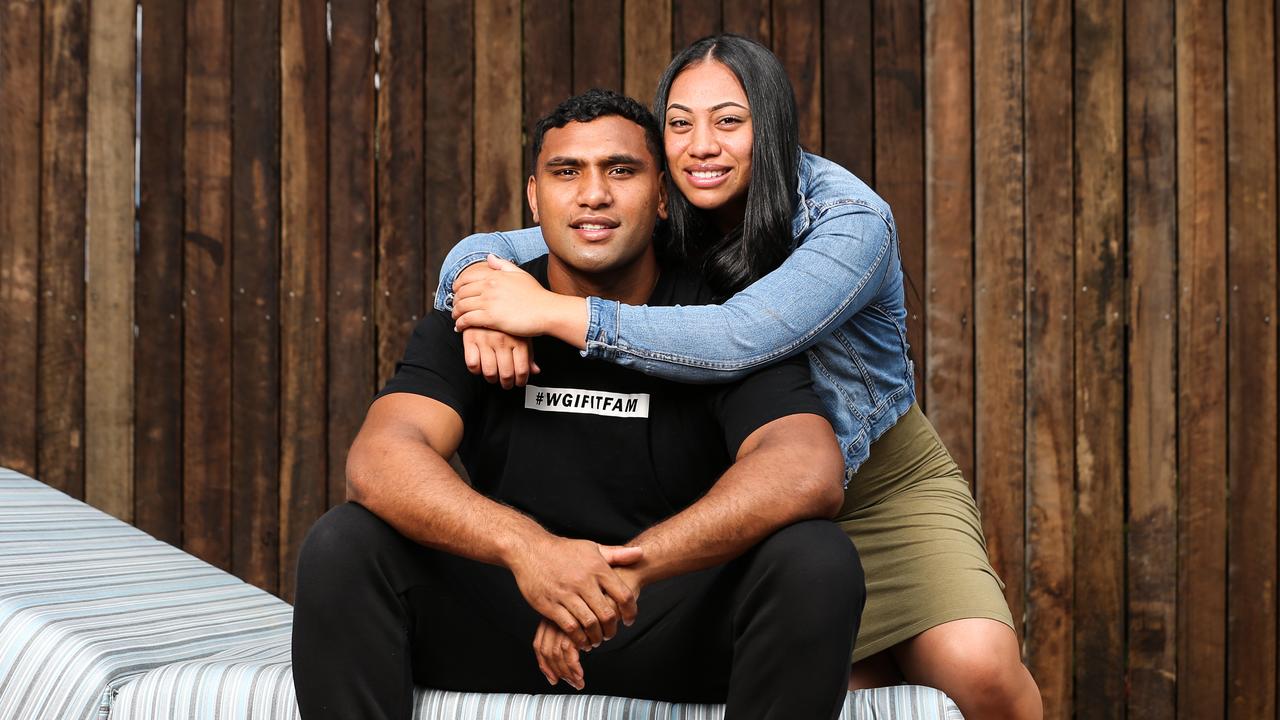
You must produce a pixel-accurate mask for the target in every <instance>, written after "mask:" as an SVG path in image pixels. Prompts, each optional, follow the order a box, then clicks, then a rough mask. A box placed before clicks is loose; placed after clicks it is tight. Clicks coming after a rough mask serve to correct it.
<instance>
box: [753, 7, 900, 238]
mask: <svg viewBox="0 0 1280 720" xmlns="http://www.w3.org/2000/svg"><path fill="white" fill-rule="evenodd" d="M900 4H901V3H897V4H895V5H894V7H897V6H899V5H900ZM916 20H917V23H916V24H917V26H918V25H919V13H917V15H916ZM821 32H822V3H821V0H775V1H774V3H773V52H774V54H776V55H777V56H778V59H779V60H781V61H782V64H783V66H784V67H786V68H787V75H788V76H789V77H790V78H791V86H792V87H793V88H794V89H795V93H796V113H797V116H798V119H799V121H800V145H801V146H803V147H804V149H805V150H808V151H809V152H813V153H818V154H821V153H822V43H821V41H819V42H814V40H815V38H814V34H815V33H821ZM919 49H920V45H919V38H918V37H917V38H916V51H917V58H916V68H917V72H916V77H917V78H918V77H919V75H920V73H919V66H920V59H919V57H918V56H919ZM916 103H917V105H918V104H919V95H917V96H916ZM917 157H919V154H918V153H917ZM894 213H895V216H896V214H897V208H896V207H895V208H894Z"/></svg>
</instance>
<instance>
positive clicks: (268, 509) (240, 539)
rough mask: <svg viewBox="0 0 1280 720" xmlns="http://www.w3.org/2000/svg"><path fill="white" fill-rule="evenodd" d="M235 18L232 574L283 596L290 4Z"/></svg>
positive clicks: (238, 10)
mask: <svg viewBox="0 0 1280 720" xmlns="http://www.w3.org/2000/svg"><path fill="white" fill-rule="evenodd" d="M232 18H233V21H232V43H233V45H232V83H231V84H232V103H233V106H234V108H235V113H234V115H233V117H232V129H231V133H232V143H231V145H232V158H231V192H232V200H231V201H232V227H231V232H232V241H231V248H232V277H231V284H232V287H233V292H232V294H231V319H232V320H231V321H232V327H233V330H234V332H233V334H232V338H231V342H232V346H231V477H232V478H233V479H234V483H233V487H232V493H231V525H232V528H233V530H234V532H233V533H232V537H231V542H232V545H231V569H232V570H233V571H234V572H235V574H236V575H238V576H239V577H241V578H243V579H244V580H245V581H246V582H249V583H252V584H254V585H257V586H258V587H260V588H262V589H264V590H267V591H268V592H278V591H279V581H280V574H279V560H278V557H277V556H278V554H279V545H280V542H279V528H280V513H279V508H278V502H279V496H280V472H281V468H280V301H279V295H280V285H279V283H280V89H281V86H280V50H279V48H280V6H279V3H260V2H252V1H251V0H233V5H232Z"/></svg>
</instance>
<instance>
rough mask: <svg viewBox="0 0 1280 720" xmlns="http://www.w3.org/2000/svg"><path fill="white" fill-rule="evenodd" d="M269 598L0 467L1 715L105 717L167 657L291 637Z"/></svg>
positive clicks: (287, 617) (288, 613) (286, 611)
mask: <svg viewBox="0 0 1280 720" xmlns="http://www.w3.org/2000/svg"><path fill="white" fill-rule="evenodd" d="M291 620H292V610H291V608H290V607H289V606H288V605H287V604H286V603H284V602H282V601H281V600H279V599H278V598H275V597H273V596H271V595H269V594H268V593H265V592H263V591H261V590H258V589H257V588H254V587H252V586H250V585H247V584H245V583H244V582H241V581H240V580H239V579H237V578H235V577H233V576H231V575H228V574H227V573H225V572H222V571H221V570H218V569H217V568H214V567H212V566H210V565H207V564H205V563H204V562H201V561H200V560H197V559H196V558H194V557H191V556H190V555H187V554H186V553H184V552H182V551H181V550H178V549H176V548H174V547H171V546H169V545H167V544H165V543H162V542H160V541H158V540H155V539H154V538H152V537H150V536H149V535H147V534H146V533H144V532H142V531H140V530H138V529H136V528H134V527H131V526H129V525H127V524H125V523H123V522H121V521H119V520H116V519H115V518H112V517H110V516H108V515H106V514H105V513H102V512H99V511H97V510H95V509H93V508H90V507H89V506H87V505H85V504H83V503H81V502H78V501H76V500H73V499H72V498H70V497H68V496H66V495H64V494H62V493H60V492H57V491H55V490H52V489H51V488H49V487H48V486H46V485H43V484H41V483H38V482H36V481H35V480H32V479H30V478H27V477H25V476H22V475H19V474H17V473H14V472H12V471H8V470H4V469H0V718H6V719H8V718H49V719H50V720H68V719H71V718H76V719H79V718H105V717H107V712H108V709H109V705H110V700H111V695H112V693H113V691H114V689H116V688H118V687H120V686H121V685H122V684H124V683H126V682H128V681H129V680H130V679H131V678H134V677H137V676H139V675H141V674H142V673H144V672H146V671H148V670H151V669H154V668H157V667H161V666H164V665H167V664H169V663H171V662H177V661H182V660H194V659H199V658H204V657H208V656H210V655H213V654H215V653H218V652H222V651H225V650H228V649H229V648H233V647H253V646H261V645H263V644H270V645H279V644H281V643H284V644H286V645H287V644H288V641H289V632H290V623H291Z"/></svg>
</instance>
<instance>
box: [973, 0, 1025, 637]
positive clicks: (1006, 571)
mask: <svg viewBox="0 0 1280 720" xmlns="http://www.w3.org/2000/svg"><path fill="white" fill-rule="evenodd" d="M973 20H974V22H973V28H974V30H973V33H974V42H973V47H974V86H975V87H974V132H975V136H976V147H975V153H974V176H975V185H976V197H975V203H974V208H975V210H974V213H975V217H974V223H975V228H974V229H975V232H976V236H977V244H976V249H975V252H974V266H975V282H976V299H975V302H974V305H975V308H974V316H975V317H974V321H975V323H976V324H975V326H974V336H975V340H976V342H977V352H976V358H975V367H976V371H975V376H976V387H975V394H976V408H975V411H976V412H975V414H976V418H975V421H976V442H977V463H976V481H977V486H978V506H979V508H980V509H981V511H982V520H983V529H984V531H985V533H986V538H987V549H988V551H989V552H990V554H991V561H992V564H993V565H994V566H995V570H996V572H997V573H999V574H1000V577H1001V578H1003V580H1004V582H1005V598H1006V599H1007V600H1008V601H1009V609H1010V610H1011V611H1012V612H1013V618H1014V624H1015V625H1017V630H1018V632H1019V634H1021V630H1022V617H1023V593H1024V590H1023V557H1024V553H1023V519H1024V510H1023V508H1024V505H1023V501H1024V486H1023V478H1024V476H1025V467H1024V461H1025V457H1024V452H1025V447H1024V443H1025V437H1024V424H1023V410H1024V407H1023V397H1024V383H1025V370H1024V367H1023V350H1024V341H1023V332H1024V327H1023V292H1024V285H1025V283H1024V277H1023V272H1024V268H1023V245H1022V243H1023V229H1024V227H1023V226H1024V218H1023V184H1022V171H1023V152H1022V147H1023V144H1022V142H1023V137H1022V81H1023V74H1022V28H1023V23H1022V4H1021V3H1020V2H1017V1H1016V0H979V1H978V2H975V3H974V19H973Z"/></svg>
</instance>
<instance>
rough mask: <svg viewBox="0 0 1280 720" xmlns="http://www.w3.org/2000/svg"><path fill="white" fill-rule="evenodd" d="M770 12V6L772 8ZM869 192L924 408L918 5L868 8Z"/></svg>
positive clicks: (910, 1)
mask: <svg viewBox="0 0 1280 720" xmlns="http://www.w3.org/2000/svg"><path fill="white" fill-rule="evenodd" d="M775 8H776V6H775ZM873 15H874V20H873V25H874V27H875V30H874V37H875V43H874V45H875V53H874V58H873V60H872V65H873V66H874V68H875V71H874V75H873V77H874V84H875V89H874V92H873V93H872V95H873V96H874V98H875V126H876V132H875V133H874V135H875V169H876V174H875V186H874V187H875V189H876V192H877V193H878V194H879V195H880V196H881V197H883V198H884V199H885V200H886V201H888V203H889V206H890V207H892V208H893V220H894V224H895V225H896V226H897V228H898V249H899V255H900V256H901V258H902V271H903V273H904V275H905V277H904V278H903V280H904V282H903V290H904V292H905V295H906V301H907V343H908V344H909V345H910V351H909V352H910V357H911V360H912V362H914V363H915V386H916V399H917V401H918V402H920V404H921V406H922V407H923V406H925V405H926V403H927V401H928V393H927V390H928V388H927V386H926V385H925V382H924V378H925V372H926V371H927V367H926V362H925V360H926V358H927V357H928V355H927V352H926V350H927V348H926V347H925V333H924V319H925V304H926V303H925V297H924V294H923V290H924V288H925V249H924V192H925V188H924V75H923V70H924V68H923V67H922V64H923V52H924V51H923V45H924V38H923V37H922V35H921V33H922V31H923V30H924V25H923V23H922V18H921V8H920V2H919V0H900V1H899V2H893V3H877V4H876V5H875V12H874V14H873Z"/></svg>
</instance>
